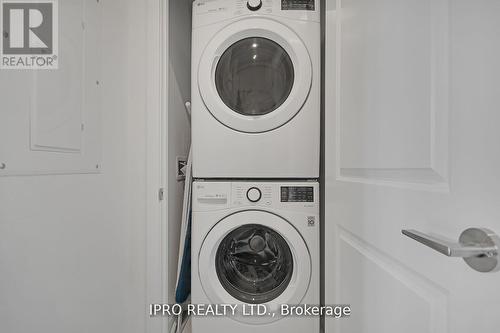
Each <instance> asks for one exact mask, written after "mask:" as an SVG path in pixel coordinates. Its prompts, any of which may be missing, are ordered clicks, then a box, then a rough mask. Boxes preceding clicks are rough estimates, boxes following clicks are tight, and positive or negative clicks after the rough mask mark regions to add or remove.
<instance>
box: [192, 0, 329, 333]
mask: <svg viewBox="0 0 500 333" xmlns="http://www.w3.org/2000/svg"><path fill="white" fill-rule="evenodd" d="M320 31H321V30H320V8H319V0H195V1H194V3H193V35H192V40H193V45H192V54H193V58H192V149H193V150H192V151H193V177H194V179H195V181H194V183H193V215H192V250H191V265H192V278H191V282H192V287H191V289H192V295H191V301H192V303H194V304H213V305H215V304H232V305H238V307H237V311H236V314H235V315H227V316H222V317H219V316H211V317H202V316H195V317H193V318H192V330H193V333H201V332H204V333H216V332H232V331H235V332H239V333H250V332H252V333H254V332H255V330H256V329H258V330H259V332H263V333H266V332H290V333H294V332H297V333H298V332H300V333H303V332H319V318H318V317H305V316H283V315H282V314H281V306H282V304H283V305H285V304H288V305H304V304H308V305H318V304H319V303H320V258H319V257H320V249H319V244H320V232H319V230H320V223H319V221H320V220H319V185H318V183H317V180H318V177H319V164H320V78H321V73H320V70H321V69H320V66H321V65H320V54H321V53H320V52H321V51H320V44H321V42H320ZM257 306H260V308H262V306H265V308H266V309H267V310H268V311H267V312H266V313H264V314H261V315H258V314H257V313H254V315H249V314H250V311H251V309H257Z"/></svg>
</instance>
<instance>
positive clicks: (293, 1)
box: [281, 0, 315, 10]
mask: <svg viewBox="0 0 500 333" xmlns="http://www.w3.org/2000/svg"><path fill="white" fill-rule="evenodd" d="M314 1H315V0H281V10H314V9H315V6H314Z"/></svg>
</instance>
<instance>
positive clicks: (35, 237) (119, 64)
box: [0, 0, 147, 333]
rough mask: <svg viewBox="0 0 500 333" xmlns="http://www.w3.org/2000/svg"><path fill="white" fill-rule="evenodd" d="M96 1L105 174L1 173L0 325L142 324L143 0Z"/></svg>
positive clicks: (15, 328) (11, 330)
mask: <svg viewBox="0 0 500 333" xmlns="http://www.w3.org/2000/svg"><path fill="white" fill-rule="evenodd" d="M101 3H102V6H103V10H104V25H103V35H102V36H103V39H104V49H103V55H104V56H103V76H102V82H101V87H102V90H103V96H104V101H103V113H102V127H103V137H102V138H103V142H102V148H103V159H102V160H103V170H102V174H100V175H68V176H34V177H10V178H9V177H0V332H5V333H17V332H50V333H59V332H60V333H67V332H72V333H78V332H106V333H108V332H120V333H126V332H130V333H132V332H133V333H137V332H143V331H144V327H145V323H146V320H147V319H146V318H147V316H146V304H145V289H146V282H145V281H146V277H145V258H146V244H145V230H146V224H145V215H146V209H145V207H146V206H145V188H146V182H145V179H146V141H145V135H146V132H145V125H146V112H145V105H146V100H145V95H146V89H145V87H146V84H145V67H146V64H145V61H144V59H145V55H144V50H145V49H146V36H145V34H146V8H145V7H146V2H142V1H134V0H127V1H123V0H121V1H119V0H104V1H101ZM4 78H5V76H4ZM0 80H2V73H1V72H0ZM18 98H22V96H14V95H7V94H6V93H5V92H4V93H3V94H2V92H0V100H1V102H2V106H1V112H0V121H5V119H6V118H7V117H8V114H7V112H27V110H23V109H16V110H8V108H4V106H5V105H8V104H9V103H14V101H15V100H16V99H18ZM4 117H5V118H4ZM28 125H29V124H26V123H24V124H21V123H17V124H12V126H28ZM4 144H7V143H6V142H2V143H0V145H4ZM0 151H1V150H0Z"/></svg>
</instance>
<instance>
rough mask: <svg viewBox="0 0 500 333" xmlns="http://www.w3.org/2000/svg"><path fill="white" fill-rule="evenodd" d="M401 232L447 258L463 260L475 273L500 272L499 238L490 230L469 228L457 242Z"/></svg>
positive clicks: (410, 232) (414, 232)
mask: <svg viewBox="0 0 500 333" xmlns="http://www.w3.org/2000/svg"><path fill="white" fill-rule="evenodd" d="M401 232H402V233H403V235H405V236H408V237H410V238H411V239H414V240H416V241H417V242H419V243H422V244H424V245H426V246H428V247H430V248H431V249H434V250H436V251H437V252H439V253H442V254H444V255H446V256H448V257H459V258H463V259H464V261H465V262H466V263H467V264H468V265H469V266H470V267H472V268H473V269H475V270H476V271H479V272H484V273H486V272H494V271H498V270H500V265H499V257H498V253H499V251H500V237H498V235H497V234H495V233H494V232H493V231H491V230H488V229H484V228H469V229H467V230H465V231H464V232H462V234H461V235H460V237H459V240H458V242H450V241H447V240H444V239H440V238H439V237H436V236H431V235H427V234H424V233H422V232H419V231H416V230H411V229H409V230H402V231H401Z"/></svg>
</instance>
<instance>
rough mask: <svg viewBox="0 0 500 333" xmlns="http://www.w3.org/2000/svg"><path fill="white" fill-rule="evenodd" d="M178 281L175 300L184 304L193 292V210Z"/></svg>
mask: <svg viewBox="0 0 500 333" xmlns="http://www.w3.org/2000/svg"><path fill="white" fill-rule="evenodd" d="M178 281H179V282H178V284H177V289H176V290H175V301H176V302H177V303H178V304H182V303H184V302H185V301H186V300H187V299H188V297H189V295H190V294H191V212H189V221H188V226H187V230H186V241H185V243H184V251H183V254H182V264H181V270H180V272H179V280H178Z"/></svg>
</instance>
